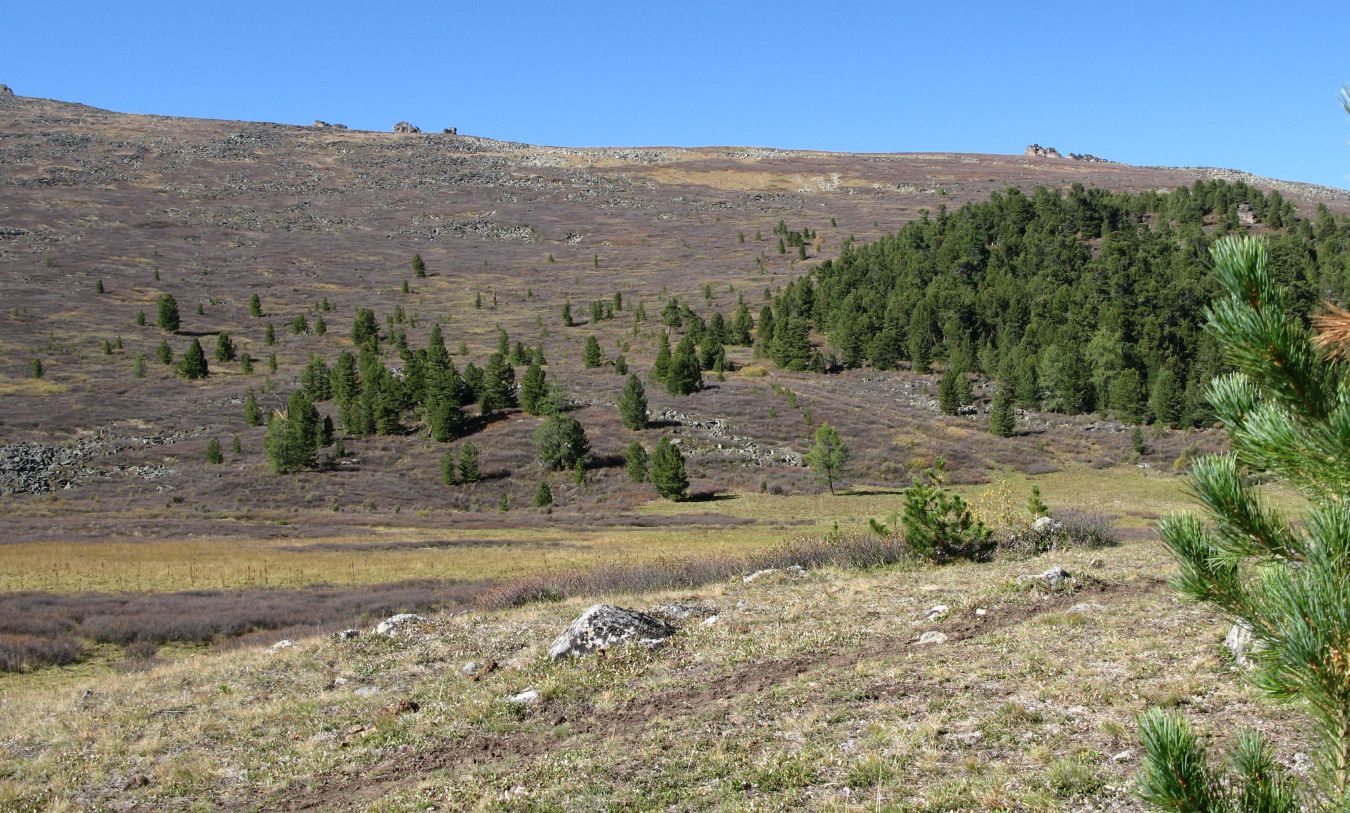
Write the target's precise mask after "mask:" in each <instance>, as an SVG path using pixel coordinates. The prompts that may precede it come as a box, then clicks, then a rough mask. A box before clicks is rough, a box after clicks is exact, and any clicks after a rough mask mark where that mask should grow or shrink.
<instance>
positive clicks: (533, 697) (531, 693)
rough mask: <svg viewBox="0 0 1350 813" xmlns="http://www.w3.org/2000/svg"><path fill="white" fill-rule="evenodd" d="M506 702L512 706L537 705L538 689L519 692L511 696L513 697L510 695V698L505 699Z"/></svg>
mask: <svg viewBox="0 0 1350 813" xmlns="http://www.w3.org/2000/svg"><path fill="white" fill-rule="evenodd" d="M506 702H508V703H514V704H516V705H518V706H529V705H532V704H534V703H538V702H539V690H538V689H526V690H525V691H523V692H521V693H520V694H513V695H511V696H510V697H508V698H506Z"/></svg>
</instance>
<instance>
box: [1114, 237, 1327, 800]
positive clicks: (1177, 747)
mask: <svg viewBox="0 0 1350 813" xmlns="http://www.w3.org/2000/svg"><path fill="white" fill-rule="evenodd" d="M1211 253H1212V255H1213V258H1214V272H1215V277H1216V278H1217V279H1218V282H1219V287H1220V288H1221V290H1222V291H1223V294H1224V296H1223V298H1221V299H1220V300H1219V301H1217V302H1215V303H1214V304H1213V305H1211V307H1210V308H1209V309H1208V310H1207V311H1206V314H1205V316H1206V322H1207V324H1206V328H1207V330H1208V331H1209V334H1210V335H1211V336H1213V337H1214V338H1215V339H1217V341H1218V343H1219V345H1220V346H1221V348H1222V350H1223V355H1224V358H1225V360H1226V361H1227V362H1228V363H1229V364H1231V365H1232V366H1233V367H1234V368H1236V370H1237V372H1234V373H1230V374H1227V375H1224V376H1220V377H1219V378H1216V379H1214V381H1213V382H1212V383H1211V385H1210V388H1209V400H1210V403H1211V404H1213V407H1214V410H1215V413H1216V414H1217V416H1218V418H1219V421H1220V422H1221V423H1222V424H1223V425H1224V427H1225V428H1226V429H1227V431H1228V437H1229V442H1230V445H1231V451H1229V452H1226V453H1223V454H1217V455H1209V456H1207V457H1202V458H1199V459H1197V460H1196V461H1195V462H1194V463H1193V464H1192V466H1191V488H1192V489H1193V490H1194V491H1193V493H1195V494H1196V495H1197V496H1198V497H1199V499H1200V502H1201V504H1202V505H1203V506H1204V507H1205V513H1206V514H1207V515H1208V518H1209V519H1210V520H1211V522H1210V524H1206V523H1204V522H1202V521H1201V519H1200V518H1198V517H1196V516H1194V515H1188V516H1172V517H1168V518H1166V519H1164V520H1163V522H1162V523H1161V526H1160V531H1161V535H1162V539H1163V543H1164V544H1165V545H1166V546H1167V548H1168V549H1169V550H1170V551H1171V553H1172V555H1173V556H1174V557H1175V558H1176V560H1177V562H1178V563H1179V565H1180V576H1179V577H1178V579H1177V586H1178V587H1179V588H1180V590H1181V591H1182V593H1184V594H1185V595H1187V596H1188V597H1190V598H1192V599H1194V600H1197V601H1201V602H1204V603H1206V604H1209V605H1211V606H1212V607H1214V608H1216V609H1218V610H1219V611H1220V612H1222V613H1223V614H1224V615H1226V616H1228V617H1229V618H1231V619H1233V620H1234V621H1235V622H1236V623H1237V625H1239V626H1240V628H1242V629H1243V630H1245V631H1246V633H1248V634H1249V635H1250V637H1251V639H1252V646H1251V647H1250V648H1249V652H1250V653H1251V654H1250V658H1251V660H1252V662H1253V664H1254V666H1255V669H1254V672H1253V682H1254V684H1255V685H1256V686H1257V687H1259V688H1260V689H1261V690H1263V691H1264V692H1266V693H1267V694H1269V695H1271V696H1272V697H1275V698H1278V699H1283V700H1295V699H1297V700H1300V701H1302V702H1301V703H1300V708H1302V709H1304V710H1306V712H1307V713H1308V714H1309V715H1310V716H1311V718H1312V721H1313V726H1312V730H1311V731H1310V732H1309V736H1310V738H1311V739H1312V741H1313V742H1314V743H1315V747H1316V748H1317V749H1318V751H1319V752H1320V753H1318V754H1317V759H1315V760H1314V762H1315V764H1316V765H1317V766H1318V768H1319V770H1318V771H1317V773H1316V775H1315V786H1314V783H1313V782H1311V781H1307V780H1303V779H1299V780H1295V779H1294V778H1293V777H1292V776H1290V775H1289V774H1288V773H1287V772H1286V771H1285V770H1284V769H1283V768H1281V767H1280V766H1279V765H1278V764H1277V763H1276V762H1275V760H1274V757H1273V755H1272V752H1271V750H1270V748H1269V746H1268V745H1267V744H1266V743H1265V741H1264V740H1263V739H1262V738H1261V736H1260V735H1259V734H1255V733H1246V734H1242V735H1239V737H1238V739H1237V741H1236V743H1235V747H1234V749H1233V752H1232V756H1231V758H1230V768H1229V770H1227V771H1225V770H1224V769H1223V768H1221V767H1220V766H1216V765H1213V764H1212V763H1211V762H1210V761H1209V759H1208V755H1207V753H1206V749H1205V747H1204V745H1202V744H1201V743H1200V741H1199V740H1198V738H1197V737H1196V736H1195V735H1193V734H1192V733H1191V732H1190V730H1189V728H1188V726H1187V725H1186V722H1185V720H1184V719H1183V718H1182V717H1181V716H1179V715H1177V714H1176V713H1171V712H1164V711H1161V710H1157V709H1155V710H1153V711H1151V712H1149V713H1148V714H1146V715H1145V716H1144V717H1143V718H1142V719H1141V721H1140V730H1141V734H1142V737H1143V743H1144V750H1145V752H1146V754H1147V757H1146V760H1145V764H1144V768H1143V770H1142V772H1141V774H1140V776H1139V780H1138V781H1139V788H1140V792H1141V795H1142V796H1143V797H1144V799H1145V800H1147V801H1148V802H1150V803H1152V804H1153V805H1155V806H1157V807H1159V808H1161V809H1163V810H1170V811H1178V813H1180V811H1188V812H1193V813H1227V811H1232V810H1242V811H1249V810H1250V811H1263V812H1264V811H1270V813H1284V812H1285V811H1288V812H1289V813H1292V812H1293V811H1313V810H1327V811H1331V810H1345V809H1348V808H1350V757H1348V756H1347V755H1350V669H1347V655H1346V651H1347V650H1346V642H1347V641H1348V640H1350V615H1347V613H1346V608H1347V607H1350V507H1347V506H1350V503H1347V497H1350V468H1347V467H1346V466H1345V463H1344V461H1345V460H1347V459H1350V431H1347V429H1346V427H1347V425H1350V424H1347V412H1348V410H1350V408H1348V407H1347V405H1346V402H1345V400H1344V397H1343V393H1344V391H1345V390H1344V387H1343V386H1341V385H1339V384H1338V383H1337V381H1338V379H1340V378H1341V375H1342V373H1343V370H1342V369H1341V368H1342V367H1343V366H1344V365H1343V363H1328V360H1327V359H1326V358H1324V357H1322V356H1319V354H1318V353H1317V351H1316V350H1315V349H1314V345H1313V343H1312V342H1311V341H1310V340H1309V336H1308V333H1307V331H1306V329H1305V328H1304V327H1303V326H1302V324H1301V323H1300V321H1299V320H1298V319H1297V317H1296V315H1295V313H1294V311H1293V310H1292V309H1291V308H1290V306H1289V304H1288V301H1287V296H1286V293H1285V292H1284V291H1283V290H1282V289H1280V288H1278V287H1276V285H1275V284H1274V282H1273V280H1272V276H1271V272H1270V270H1269V269H1268V267H1267V265H1268V264H1267V255H1266V248H1265V245H1264V243H1263V242H1261V241H1260V240H1258V239H1256V238H1250V237H1238V238H1232V237H1228V238H1223V239H1221V240H1220V241H1218V242H1217V243H1216V244H1215V246H1214V248H1213V249H1212V252H1211ZM1323 324H1324V325H1325V324H1326V323H1325V322H1324V323H1323ZM1326 335H1327V334H1324V337H1325V336H1326ZM1337 344H1338V343H1337ZM1333 347H1334V345H1333ZM1159 375H1161V373H1159ZM1255 473H1263V474H1266V475H1273V476H1275V477H1277V478H1280V479H1283V480H1286V481H1288V482H1289V483H1290V484H1291V485H1293V486H1294V487H1295V488H1297V489H1299V490H1300V491H1301V492H1302V493H1303V494H1304V495H1305V496H1306V497H1307V499H1308V503H1309V507H1308V509H1307V512H1306V516H1305V517H1303V518H1302V520H1301V521H1298V520H1293V521H1291V520H1289V519H1286V518H1285V517H1284V516H1283V515H1282V514H1281V513H1280V512H1278V511H1276V509H1274V508H1273V507H1272V506H1271V505H1270V504H1269V502H1267V500H1266V498H1265V496H1264V495H1263V494H1262V493H1261V489H1260V487H1259V486H1258V485H1257V484H1256V483H1255V482H1253V478H1252V477H1251V475H1252V474H1255Z"/></svg>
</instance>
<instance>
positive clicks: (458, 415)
mask: <svg viewBox="0 0 1350 813" xmlns="http://www.w3.org/2000/svg"><path fill="white" fill-rule="evenodd" d="M452 372H453V368H450V369H447V370H433V371H432V372H431V374H430V375H429V376H428V379H427V384H426V388H427V394H426V403H425V405H424V406H423V410H424V412H425V420H426V427H427V433H428V434H429V435H431V437H432V439H433V440H435V441H437V442H439V443H445V442H446V441H450V440H454V439H455V438H457V437H460V436H461V435H463V434H464V430H465V428H466V425H467V423H468V422H467V420H466V419H465V416H464V412H463V411H462V410H461V409H460V395H459V393H458V392H457V387H456V386H455V384H454V378H453V377H452Z"/></svg>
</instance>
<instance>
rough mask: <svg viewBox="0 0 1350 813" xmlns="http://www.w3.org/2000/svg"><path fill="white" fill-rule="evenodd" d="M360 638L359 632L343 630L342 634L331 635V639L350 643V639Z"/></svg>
mask: <svg viewBox="0 0 1350 813" xmlns="http://www.w3.org/2000/svg"><path fill="white" fill-rule="evenodd" d="M360 636H361V631H360V630H343V631H342V632H336V633H333V637H334V638H336V639H338V640H339V641H350V640H351V639H353V638H359V637H360Z"/></svg>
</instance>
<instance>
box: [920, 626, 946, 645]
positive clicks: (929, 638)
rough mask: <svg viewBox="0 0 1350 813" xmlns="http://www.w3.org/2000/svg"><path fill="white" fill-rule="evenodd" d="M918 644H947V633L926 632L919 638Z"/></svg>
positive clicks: (937, 631)
mask: <svg viewBox="0 0 1350 813" xmlns="http://www.w3.org/2000/svg"><path fill="white" fill-rule="evenodd" d="M918 642H919V644H920V645H927V644H945V643H947V633H945V632H941V631H939V630H929V631H928V632H925V633H924V634H923V635H920V636H919V641H918Z"/></svg>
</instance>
